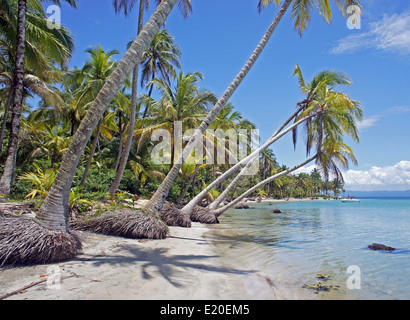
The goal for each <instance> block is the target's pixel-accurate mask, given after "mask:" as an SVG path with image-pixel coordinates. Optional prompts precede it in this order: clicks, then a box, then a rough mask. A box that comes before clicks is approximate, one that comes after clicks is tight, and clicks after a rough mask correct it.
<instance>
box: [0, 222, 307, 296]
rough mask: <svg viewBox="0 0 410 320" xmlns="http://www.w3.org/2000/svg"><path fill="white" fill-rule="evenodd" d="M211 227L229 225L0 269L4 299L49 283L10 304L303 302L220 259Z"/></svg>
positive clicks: (97, 241) (87, 248) (92, 246)
mask: <svg viewBox="0 0 410 320" xmlns="http://www.w3.org/2000/svg"><path fill="white" fill-rule="evenodd" d="M211 228H220V229H221V228H222V229H223V228H226V226H224V225H222V224H221V225H216V226H212V227H209V226H207V225H203V224H199V223H193V225H192V228H180V227H170V236H169V237H168V238H167V239H165V240H134V239H125V238H119V237H109V236H103V235H99V234H88V235H87V238H86V240H85V242H84V243H83V247H84V248H83V252H82V254H80V255H78V256H77V257H76V258H75V259H73V260H71V261H67V262H63V263H58V264H53V265H39V266H25V267H12V268H10V267H7V268H1V269H0V296H4V295H6V294H9V293H13V292H15V291H19V290H20V289H21V288H24V287H26V286H28V285H30V284H32V283H37V282H39V281H43V282H41V283H39V284H36V285H34V286H32V287H30V288H27V289H25V290H22V291H21V292H19V293H15V294H13V295H11V296H9V297H7V298H6V299H10V300H26V299H28V300H39V299H47V300H54V299H64V300H87V299H109V300H114V299H115V300H116V299H160V300H162V299H170V300H180V299H184V300H186V299H195V300H203V299H232V300H240V299H297V298H304V297H302V296H300V295H299V294H298V293H297V291H294V292H293V291H292V290H291V291H289V290H288V289H287V288H281V287H280V286H277V285H276V284H275V282H276V280H275V278H272V277H270V278H267V277H266V275H265V274H263V273H261V270H252V269H250V268H249V267H248V266H247V265H246V264H241V263H240V261H241V259H240V256H238V258H239V259H237V260H235V259H231V258H229V259H221V258H222V256H221V255H223V254H224V252H227V251H226V250H229V246H227V247H226V248H225V249H218V250H216V247H217V246H218V242H221V243H222V242H223V241H226V240H223V239H221V238H218V237H214V236H213V232H212V230H211ZM227 230H228V229H227ZM227 232H229V230H228V231H227ZM220 248H224V246H221V247H220ZM232 252H234V251H232ZM277 276H280V274H277ZM53 282H54V283H53Z"/></svg>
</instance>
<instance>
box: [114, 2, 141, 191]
mask: <svg viewBox="0 0 410 320" xmlns="http://www.w3.org/2000/svg"><path fill="white" fill-rule="evenodd" d="M144 3H145V0H140V7H139V14H138V31H137V36H138V35H139V34H140V32H141V30H142V27H143V23H144ZM139 65H140V61H138V62H137V64H136V65H135V67H134V70H133V74H132V91H131V106H130V108H131V109H130V121H129V123H128V136H127V142H126V143H125V148H124V151H123V154H122V156H121V162H120V165H119V167H118V171H117V174H116V175H115V179H114V181H113V183H112V185H111V187H110V190H109V193H110V196H111V198H112V197H113V196H114V193H115V192H116V191H117V189H118V186H119V185H120V183H121V179H122V176H123V174H124V170H125V167H126V165H127V162H128V156H129V154H130V151H131V147H132V141H133V140H134V139H133V137H134V129H135V115H136V109H137V92H138V71H139Z"/></svg>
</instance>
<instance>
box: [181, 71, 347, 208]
mask: <svg viewBox="0 0 410 320" xmlns="http://www.w3.org/2000/svg"><path fill="white" fill-rule="evenodd" d="M294 75H297V77H298V83H299V87H300V90H301V92H302V93H303V94H305V95H306V98H305V99H304V100H303V101H301V102H299V103H297V110H296V111H295V112H294V113H293V114H292V115H291V116H290V117H289V118H288V119H287V120H286V121H285V122H284V123H283V124H282V125H281V126H280V127H279V128H278V129H277V130H276V131H275V132H274V133H273V134H272V136H271V137H270V138H269V139H268V140H267V141H266V142H265V143H264V144H263V145H262V146H261V147H260V148H258V149H257V150H255V151H253V152H252V153H251V154H250V155H249V156H247V157H246V158H244V159H242V160H241V161H239V162H238V163H237V164H236V165H234V166H233V167H231V168H230V169H229V170H227V171H226V172H224V174H222V175H221V176H220V177H219V178H218V179H216V180H215V181H213V182H212V183H211V184H209V185H208V186H207V188H205V189H204V190H202V192H201V193H199V194H198V195H197V196H196V197H195V198H194V199H192V200H191V201H190V202H189V203H188V204H187V205H186V206H185V207H184V208H183V209H182V211H184V212H185V213H190V212H192V210H193V208H194V207H195V205H196V204H197V203H198V202H199V201H200V200H201V199H202V197H204V196H205V195H206V193H207V192H208V191H209V190H210V189H211V188H213V187H214V186H216V185H217V184H219V183H221V182H223V181H224V180H226V179H227V178H228V177H229V176H230V175H232V174H233V173H234V172H235V171H236V170H238V169H239V168H241V166H243V165H245V166H244V167H243V168H242V170H241V172H240V173H239V174H238V175H237V176H236V177H235V178H234V179H233V181H232V182H231V183H230V185H229V186H228V187H227V188H226V189H225V190H224V191H223V192H222V193H221V194H220V196H219V197H218V198H217V199H216V201H214V202H213V203H212V204H211V205H210V208H212V209H215V208H217V206H218V205H219V204H220V203H221V202H222V201H223V199H224V198H225V197H226V196H227V194H228V193H229V192H230V191H231V190H232V189H233V188H234V186H235V185H236V184H237V183H238V182H239V180H240V179H241V177H242V176H243V175H245V174H247V172H248V170H249V169H250V168H251V166H252V164H253V162H254V161H256V160H257V159H258V156H259V153H261V152H263V151H264V150H266V148H268V147H269V146H270V145H272V144H273V143H274V142H276V141H277V140H278V139H280V138H281V137H282V136H283V135H285V134H286V133H287V132H289V131H292V132H293V134H294V143H296V138H295V133H296V128H297V126H298V125H299V124H301V123H303V122H306V123H308V121H309V119H310V118H311V117H313V114H312V113H311V114H307V115H306V116H305V117H301V116H300V114H301V112H302V111H303V110H305V109H306V108H307V107H308V105H309V103H311V102H312V101H314V99H315V98H316V97H317V96H318V94H319V93H320V90H321V88H324V87H325V88H326V87H329V86H330V87H334V86H338V85H350V84H351V81H350V79H349V78H348V77H347V76H346V75H345V74H343V73H340V72H335V71H323V72H320V73H318V74H317V75H316V76H315V77H314V78H313V79H312V81H311V82H309V83H307V84H306V83H305V81H304V78H303V75H302V73H301V71H300V68H299V66H298V65H296V67H295V69H294ZM293 119H295V123H294V124H293V125H292V126H290V127H288V128H287V129H284V128H285V127H286V126H287V125H288V124H289V123H290V122H291V121H292V120H293Z"/></svg>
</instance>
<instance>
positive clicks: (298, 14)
mask: <svg viewBox="0 0 410 320" xmlns="http://www.w3.org/2000/svg"><path fill="white" fill-rule="evenodd" d="M264 2H265V3H268V2H272V1H264ZM273 2H275V3H276V4H279V2H280V1H279V0H274V1H273ZM336 2H337V3H338V4H341V2H343V3H350V4H353V3H354V4H356V3H358V1H354V0H346V1H342V0H340V1H339V0H337V1H336ZM291 4H292V0H285V1H284V2H283V4H282V7H281V8H280V9H279V12H278V13H277V15H276V17H275V19H274V21H273V22H272V24H271V25H270V27H269V29H268V30H267V32H266V33H265V35H264V36H263V38H262V40H261V41H260V42H259V44H258V45H257V47H256V49H255V50H254V52H253V53H252V55H251V57H250V58H249V59H248V60H247V62H246V63H245V65H244V67H243V68H242V69H241V71H240V72H239V73H238V75H237V76H236V77H235V79H234V81H233V82H232V83H231V84H230V85H229V87H228V88H227V90H226V91H225V92H224V93H223V94H222V96H221V98H220V99H219V100H218V102H217V103H216V104H215V106H214V107H213V108H212V109H211V110H210V112H209V113H208V116H207V117H206V119H205V120H204V121H203V123H202V124H201V126H200V127H199V128H198V130H197V131H196V132H195V134H194V135H193V136H192V138H191V140H190V142H189V143H188V145H187V146H186V147H185V149H184V151H183V152H182V154H181V156H180V158H179V159H178V161H177V162H176V164H175V168H172V169H171V171H170V172H169V173H168V175H167V177H166V178H165V180H164V181H163V183H162V184H161V185H160V187H159V188H158V190H157V192H156V193H155V194H154V195H153V197H152V198H151V201H150V202H149V203H148V204H147V205H146V206H145V207H144V208H145V210H148V211H150V212H160V210H161V208H162V205H163V203H164V201H165V199H166V198H167V196H168V192H169V189H170V188H171V185H172V183H173V182H174V180H175V178H176V177H177V175H178V172H179V170H180V167H181V165H182V163H183V162H184V159H186V158H187V157H188V155H189V154H190V153H191V151H192V150H193V148H194V147H195V145H196V144H197V143H199V141H200V137H201V136H202V135H203V133H204V132H205V130H206V129H207V128H208V126H209V125H210V124H211V123H212V122H213V120H214V119H215V118H216V116H217V114H218V113H219V112H220V111H221V109H222V108H223V106H224V105H225V104H226V103H227V102H228V100H229V99H230V97H231V96H232V95H233V93H234V92H235V90H236V89H237V88H238V86H239V85H240V84H241V83H242V81H243V79H244V78H245V77H246V75H247V74H248V73H249V71H250V70H251V68H252V67H253V65H254V64H255V62H256V60H257V59H258V58H259V56H260V55H261V53H262V51H263V49H264V48H265V47H266V44H267V43H268V41H269V39H270V38H271V36H272V34H273V32H274V31H275V29H276V27H277V25H278V24H279V22H280V21H281V19H282V17H283V16H284V14H285V12H286V11H287V9H288V8H289V7H290V5H291ZM317 5H318V7H319V13H320V14H322V15H323V17H324V18H325V20H326V21H328V22H329V21H330V18H331V11H330V9H329V0H321V1H317ZM312 7H313V2H312V1H301V0H297V1H294V2H293V8H292V12H293V13H292V17H293V18H294V19H295V26H296V27H297V28H299V30H300V34H302V33H303V32H304V30H305V29H306V26H307V22H309V20H310V12H311V10H312ZM339 8H340V6H339ZM192 209H193V207H191V208H190V209H189V210H188V209H186V210H185V212H187V211H188V212H189V211H192Z"/></svg>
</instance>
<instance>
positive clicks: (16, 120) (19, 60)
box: [0, 0, 76, 194]
mask: <svg viewBox="0 0 410 320" xmlns="http://www.w3.org/2000/svg"><path fill="white" fill-rule="evenodd" d="M29 2H30V6H28V3H27V0H18V5H17V25H16V30H17V33H16V39H17V41H16V42H15V43H16V45H15V60H14V62H15V64H14V70H13V73H14V77H13V89H12V98H10V103H12V106H13V107H12V112H13V116H12V121H11V127H10V136H9V145H8V149H7V155H6V160H5V163H4V169H3V173H2V176H1V179H0V192H1V193H4V194H10V186H11V181H12V177H13V174H14V167H15V162H16V155H17V144H18V135H19V130H20V117H21V110H22V104H23V91H24V73H25V60H26V59H25V58H26V47H27V48H30V47H29V46H26V29H27V30H30V28H33V27H36V25H34V24H31V23H30V22H31V20H30V19H27V12H28V9H30V8H34V7H35V8H37V11H38V14H34V15H31V17H32V18H33V19H34V20H35V21H37V23H39V22H40V23H42V26H43V31H44V25H45V24H46V22H45V21H46V15H45V13H44V11H43V10H42V8H41V5H40V3H39V2H38V1H36V0H30V1H29ZM53 2H54V3H58V4H59V3H60V2H59V1H53ZM67 2H68V3H69V4H71V5H73V6H75V5H76V2H75V1H74V0H67ZM10 3H12V2H10ZM10 8H12V6H11V7H10ZM40 8H41V9H40ZM39 29H40V30H41V28H36V30H35V31H34V32H35V33H36V35H37V37H38V39H37V41H38V40H40V41H46V40H45V39H48V41H47V43H48V44H49V43H55V41H54V40H52V41H50V40H49V39H50V38H51V37H50V35H49V32H39V31H38V30H39ZM3 30H6V31H7V32H9V31H10V28H7V27H6V26H3ZM51 32H54V31H51ZM54 33H55V32H54ZM53 36H54V35H53ZM60 38H61V37H60ZM54 39H55V37H54ZM57 42H58V41H57ZM47 43H44V45H47ZM69 43H70V42H66V43H64V44H62V45H61V46H60V47H61V48H65V49H66V50H64V51H65V53H67V52H70V51H71V50H72V47H71V48H68V46H69V45H68V44H69ZM30 49H31V48H30ZM50 49H51V48H50ZM59 53H60V55H61V61H64V60H65V59H66V58H68V56H69V54H68V55H65V53H63V52H62V51H60V52H59ZM57 56H58V54H57ZM50 58H51V57H50ZM5 119H6V117H5Z"/></svg>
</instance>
